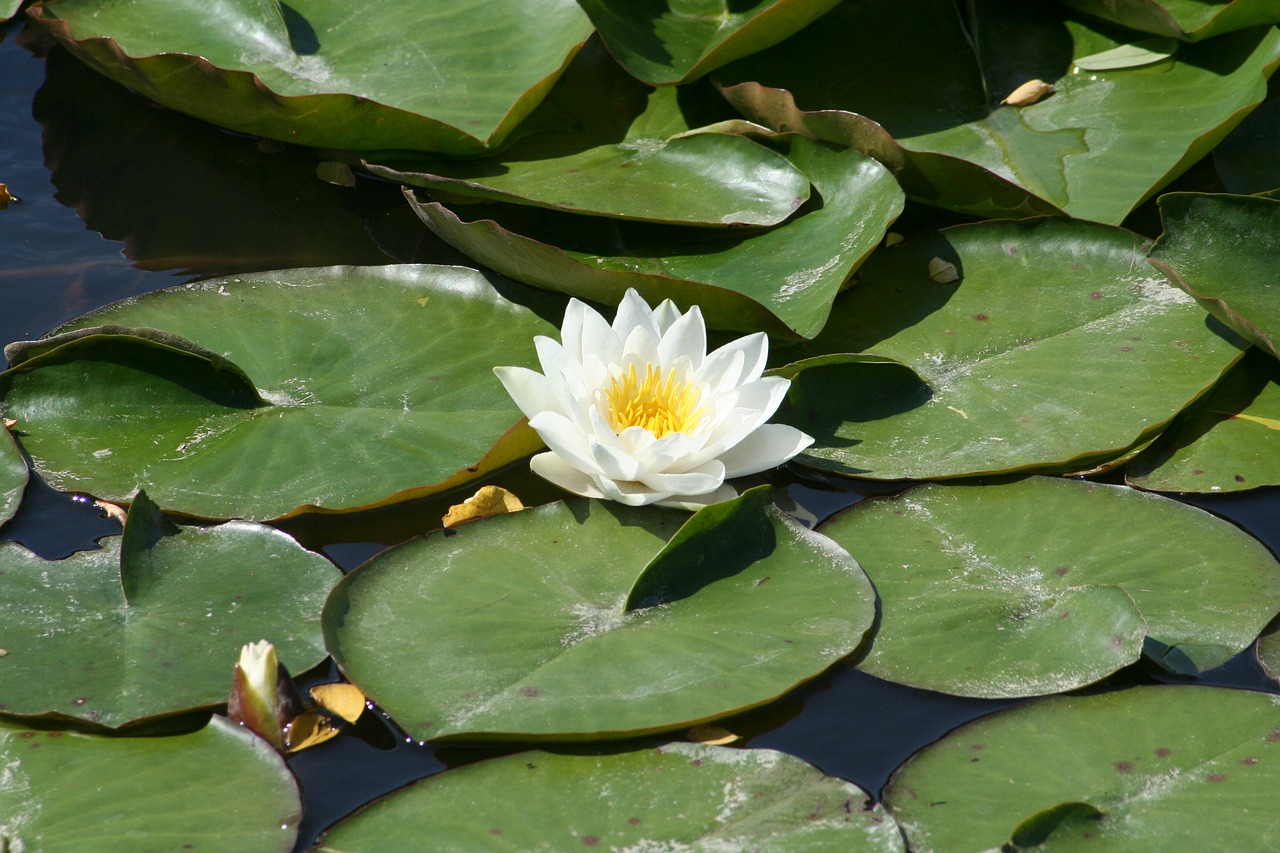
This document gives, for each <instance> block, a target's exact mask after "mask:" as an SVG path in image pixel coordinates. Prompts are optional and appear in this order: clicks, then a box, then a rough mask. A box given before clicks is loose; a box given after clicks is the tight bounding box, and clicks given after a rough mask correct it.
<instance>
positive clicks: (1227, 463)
mask: <svg viewBox="0 0 1280 853" xmlns="http://www.w3.org/2000/svg"><path fill="white" fill-rule="evenodd" d="M1125 480H1126V482H1128V483H1130V484H1131V485H1134V486H1138V487H1140V488H1143V489H1153V490H1155V491H1162V492H1235V491H1242V490H1245V489H1256V488H1258V487H1259V486H1270V485H1280V363H1277V362H1276V360H1275V359H1274V358H1273V357H1271V356H1270V355H1268V354H1267V353H1265V352H1263V351H1261V350H1258V349H1253V350H1250V351H1249V353H1248V354H1246V355H1245V357H1244V358H1243V359H1242V360H1241V361H1240V363H1239V364H1237V365H1236V366H1235V367H1233V368H1232V369H1231V371H1230V372H1229V373H1228V374H1227V375H1226V376H1225V377H1224V378H1223V380H1222V381H1221V382H1219V383H1218V384H1217V385H1215V386H1214V387H1213V390H1212V391H1210V392H1209V393H1208V394H1206V395H1205V396H1204V397H1202V398H1201V399H1199V400H1197V401H1196V402H1195V404H1193V405H1192V406H1191V407H1190V408H1189V409H1187V410H1186V411H1185V412H1183V413H1182V414H1180V415H1179V416H1178V417H1177V418H1175V419H1174V421H1173V423H1171V424H1170V425H1169V428H1168V429H1166V430H1165V431H1164V432H1163V433H1161V434H1160V437H1159V438H1157V439H1156V440H1155V441H1154V442H1152V444H1151V446H1150V447H1148V448H1146V449H1144V450H1143V451H1142V452H1141V453H1139V454H1138V455H1137V456H1135V457H1134V458H1133V460H1132V461H1131V462H1130V463H1129V464H1128V466H1127V467H1126V468H1125Z"/></svg>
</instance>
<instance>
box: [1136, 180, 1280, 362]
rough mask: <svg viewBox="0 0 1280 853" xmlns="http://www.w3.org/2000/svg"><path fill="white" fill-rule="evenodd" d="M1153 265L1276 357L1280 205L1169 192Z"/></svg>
mask: <svg viewBox="0 0 1280 853" xmlns="http://www.w3.org/2000/svg"><path fill="white" fill-rule="evenodd" d="M1160 217H1161V219H1162V221H1163V222H1164V233H1163V234H1162V235H1160V239H1159V241H1158V242H1157V243H1156V246H1155V249H1154V250H1153V251H1152V252H1151V258H1150V260H1151V264H1152V265H1153V266H1155V268H1156V269H1158V270H1160V271H1161V272H1163V273H1164V274H1165V275H1167V276H1169V278H1170V280H1172V281H1174V282H1175V283H1177V285H1178V286H1179V287H1181V288H1182V289H1183V290H1185V291H1187V292H1188V293H1190V294H1191V295H1192V296H1194V297H1195V298H1196V301H1198V302H1199V303H1200V305H1201V306H1203V307H1204V308H1205V309H1206V310H1208V311H1209V312H1210V313H1212V314H1213V315H1214V316H1215V317H1217V318H1218V319H1219V320H1221V321H1222V322H1223V323H1225V324H1227V325H1228V326H1230V327H1231V328H1232V329H1234V330H1235V331H1236V332H1238V333H1239V334H1241V335H1242V336H1244V337H1245V338H1247V339H1248V340H1249V341H1251V342H1252V343H1253V344H1255V345H1256V346H1259V347H1261V348H1262V349H1264V350H1266V351H1267V352H1269V353H1270V354H1271V355H1273V356H1275V357H1276V358H1280V348H1277V339H1280V280H1278V279H1277V261H1280V201H1273V200H1271V199H1266V198H1253V197H1250V196H1228V195H1200V194H1197V193H1170V194H1169V195H1166V196H1162V197H1161V199H1160Z"/></svg>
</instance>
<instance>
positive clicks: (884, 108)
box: [716, 0, 1280, 224]
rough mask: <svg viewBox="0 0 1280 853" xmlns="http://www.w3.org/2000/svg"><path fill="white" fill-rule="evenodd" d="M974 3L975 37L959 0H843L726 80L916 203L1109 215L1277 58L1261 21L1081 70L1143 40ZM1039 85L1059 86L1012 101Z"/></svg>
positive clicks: (1115, 216)
mask: <svg viewBox="0 0 1280 853" xmlns="http://www.w3.org/2000/svg"><path fill="white" fill-rule="evenodd" d="M970 8H971V15H970V17H969V26H970V28H971V32H970V31H967V30H966V29H965V25H964V23H963V22H962V21H961V19H960V16H959V13H958V11H957V7H956V5H955V4H954V3H952V2H949V0H919V2H914V3H902V2H899V0H871V2H863V3H846V4H843V5H841V6H838V7H837V8H836V9H835V10H834V11H832V12H831V13H829V14H828V15H826V16H824V17H822V18H820V19H819V20H818V21H816V22H815V23H814V24H812V25H810V26H809V27H807V28H806V29H805V30H803V31H801V32H800V33H797V34H796V35H795V36H793V37H792V38H790V39H788V40H787V41H785V42H783V43H781V44H779V45H777V46H775V47H773V48H770V49H769V50H766V51H762V52H761V53H758V54H755V55H753V56H750V57H747V58H745V59H742V60H740V61H738V62H735V63H733V64H731V65H728V66H726V67H724V68H722V69H721V70H720V71H719V72H717V74H716V77H717V80H718V81H719V83H720V85H721V86H722V87H723V88H724V90H725V94H726V96H727V97H728V98H729V100H730V101H731V102H732V103H733V104H734V105H735V106H736V107H737V108H738V109H739V110H740V111H742V112H743V114H744V115H746V116H747V117H749V118H751V119H752V120H754V121H758V122H761V123H762V124H766V125H769V126H770V127H774V128H777V129H786V130H799V131H803V132H805V133H808V134H809V135H811V136H815V137H817V138H821V139H829V140H832V141H836V142H841V143H844V144H847V145H852V146H854V147H857V148H859V149H860V150H863V151H865V152H867V153H869V154H871V155H872V156H875V157H876V158H878V159H880V160H881V161H882V162H884V163H885V164H886V165H887V166H889V167H890V168H891V169H892V170H893V171H894V173H895V174H896V175H897V177H898V179H899V180H900V181H901V182H902V184H903V187H904V188H905V189H906V191H907V194H908V195H910V196H912V197H913V198H916V199H919V200H921V201H925V202H928V203H930V204H936V205H939V206H942V207H947V208H950V209H952V210H957V211H960V212H964V213H969V214H974V215H983V216H1008V215H1010V214H1017V215H1026V214H1028V213H1035V212H1050V211H1053V210H1058V211H1062V212H1065V213H1067V214H1070V215H1071V216H1074V217H1079V218H1082V219H1092V220H1096V221H1100V222H1108V223H1113V224H1114V223H1119V222H1120V221H1121V220H1123V219H1124V217H1125V216H1126V215H1127V214H1128V213H1129V212H1130V211H1131V210H1133V209H1134V208H1135V207H1137V206H1138V204H1140V203H1141V202H1142V201H1143V200H1145V199H1146V198H1148V197H1149V196H1150V195H1152V194H1153V193H1154V192H1155V191H1156V190H1157V189H1159V188H1160V187H1161V186H1164V185H1165V184H1167V183H1168V182H1169V181H1171V180H1172V179H1173V178H1175V177H1177V176H1178V175H1179V174H1181V173H1182V172H1183V171H1185V170H1186V169H1187V168H1188V167H1189V166H1191V165H1192V164H1193V163H1195V162H1196V161H1198V160H1199V159H1201V157H1203V156H1204V155H1205V154H1206V153H1208V151H1209V150H1210V149H1212V148H1213V146H1214V145H1215V144H1216V143H1217V142H1219V141H1220V140H1221V139H1222V138H1223V137H1224V136H1226V135H1227V134H1228V133H1229V132H1230V131H1231V130H1232V128H1234V127H1235V125H1236V124H1237V123H1238V122H1239V121H1240V119H1241V118H1243V116H1244V115H1245V114H1246V113H1247V112H1248V111H1249V110H1250V109H1251V108H1252V107H1254V106H1256V105H1257V104H1258V103H1259V102H1260V101H1262V99H1263V97H1264V96H1265V94H1266V80H1267V77H1268V76H1269V75H1270V74H1271V73H1272V71H1273V70H1274V69H1275V67H1276V65H1277V63H1280V32H1277V31H1276V30H1274V29H1262V28H1254V29H1248V30H1241V31H1238V32H1234V33H1229V34H1227V35H1225V36H1222V37H1220V38H1215V39H1212V40H1210V41H1206V42H1202V43H1200V44H1195V45H1184V46H1183V47H1182V48H1181V49H1180V50H1179V51H1178V52H1177V54H1176V56H1175V57H1174V58H1172V59H1168V60H1165V61H1163V62H1159V63H1155V64H1148V65H1144V66H1142V67H1130V68H1125V69H1116V70H1112V71H1106V72H1096V71H1083V70H1080V69H1077V68H1074V67H1073V61H1074V59H1075V58H1077V57H1080V58H1084V57H1093V56H1096V55H1097V54H1099V53H1103V52H1105V51H1108V50H1113V49H1116V48H1119V47H1121V46H1122V45H1125V44H1130V43H1132V42H1134V41H1136V40H1140V38H1141V37H1139V36H1135V37H1133V38H1129V37H1127V36H1126V35H1125V34H1123V33H1116V32H1115V31H1114V28H1112V27H1110V26H1107V27H1105V28H1100V27H1099V26H1098V25H1097V24H1094V23H1090V22H1088V21H1087V19H1084V18H1081V19H1075V18H1073V17H1071V13H1070V10H1068V9H1064V8H1063V7H1061V6H1060V5H1058V4H1054V3H1023V2H1019V0H979V2H975V3H972V4H970ZM975 44H977V45H978V46H979V49H978V50H977V52H975V48H974V45H975ZM885 68H893V69H894V85H885V84H884V79H885V78H884V69H885ZM1033 79H1038V80H1042V81H1044V82H1045V83H1049V84H1052V85H1054V86H1055V87H1056V89H1055V91H1053V92H1052V93H1051V94H1049V95H1047V96H1045V97H1042V98H1041V99H1040V100H1038V101H1036V102H1034V103H1031V104H1029V105H1026V106H1016V107H1015V106H1009V105H1004V104H1002V103H1001V102H1002V100H1003V99H1004V98H1005V97H1006V96H1007V95H1009V94H1010V93H1011V92H1013V91H1014V90H1015V89H1016V88H1018V87H1019V86H1020V85H1021V84H1023V83H1026V82H1028V81H1030V80H1033Z"/></svg>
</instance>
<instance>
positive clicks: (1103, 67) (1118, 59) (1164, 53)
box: [1073, 38, 1178, 71]
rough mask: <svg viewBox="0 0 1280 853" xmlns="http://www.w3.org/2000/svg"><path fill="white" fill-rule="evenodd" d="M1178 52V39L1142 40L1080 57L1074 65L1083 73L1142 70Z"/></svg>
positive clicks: (1074, 61)
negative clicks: (1127, 69)
mask: <svg viewBox="0 0 1280 853" xmlns="http://www.w3.org/2000/svg"><path fill="white" fill-rule="evenodd" d="M1177 52H1178V42H1177V40H1176V39H1166V38H1156V39H1141V40H1139V41H1135V42H1132V43H1130V44H1122V45H1120V46H1119V47H1113V48H1111V49H1110V50H1104V51H1102V52H1101V53H1095V54H1092V55H1090V56H1080V57H1077V58H1076V59H1075V60H1073V64H1074V65H1075V67H1076V68H1079V69H1080V70H1081V71H1117V70H1119V69H1122V68H1141V67H1142V66H1144V65H1151V64H1152V63H1155V62H1161V61H1163V60H1166V59H1168V58H1169V57H1171V56H1173V55H1174V54H1175V53H1177Z"/></svg>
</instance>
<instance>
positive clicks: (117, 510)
mask: <svg viewBox="0 0 1280 853" xmlns="http://www.w3.org/2000/svg"><path fill="white" fill-rule="evenodd" d="M93 505H94V506H96V507H97V508H98V509H100V510H102V511H103V513H105V514H106V516H107V518H114V519H115V520H116V521H118V522H120V523H121V524H124V523H125V521H126V520H128V518H129V516H128V514H126V513H125V511H124V507H122V506H119V505H118V504H113V503H111V502H110V501H94V502H93Z"/></svg>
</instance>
